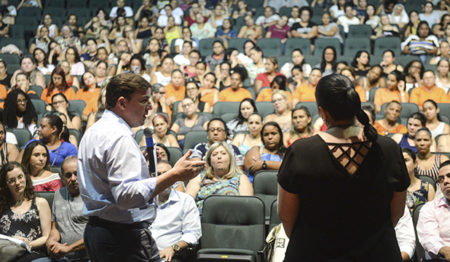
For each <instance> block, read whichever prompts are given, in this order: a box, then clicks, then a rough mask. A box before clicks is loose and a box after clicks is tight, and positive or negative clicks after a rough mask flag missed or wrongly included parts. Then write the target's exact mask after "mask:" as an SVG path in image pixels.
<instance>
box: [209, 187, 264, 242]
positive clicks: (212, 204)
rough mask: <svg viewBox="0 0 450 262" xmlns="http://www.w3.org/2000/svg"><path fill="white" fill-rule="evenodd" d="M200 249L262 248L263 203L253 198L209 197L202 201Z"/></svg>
mask: <svg viewBox="0 0 450 262" xmlns="http://www.w3.org/2000/svg"><path fill="white" fill-rule="evenodd" d="M201 221H202V241H201V248H238V249H247V250H252V251H260V250H262V249H263V247H264V237H265V228H264V203H263V202H262V201H261V199H259V198H257V197H254V196H215V195H213V196H210V197H207V198H206V199H205V201H204V202H203V214H202V217H201Z"/></svg>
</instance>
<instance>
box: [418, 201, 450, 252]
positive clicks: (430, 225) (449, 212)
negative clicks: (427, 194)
mask: <svg viewBox="0 0 450 262" xmlns="http://www.w3.org/2000/svg"><path fill="white" fill-rule="evenodd" d="M417 235H418V237H419V241H420V243H421V244H422V246H423V248H424V250H425V251H426V252H428V254H426V255H428V256H429V257H427V258H428V259H430V258H438V254H439V250H440V249H441V248H442V247H443V246H450V205H449V204H448V200H447V199H445V197H441V198H435V199H434V200H433V201H430V202H428V203H426V204H425V205H424V206H423V207H422V209H421V210H420V215H419V221H418V223H417Z"/></svg>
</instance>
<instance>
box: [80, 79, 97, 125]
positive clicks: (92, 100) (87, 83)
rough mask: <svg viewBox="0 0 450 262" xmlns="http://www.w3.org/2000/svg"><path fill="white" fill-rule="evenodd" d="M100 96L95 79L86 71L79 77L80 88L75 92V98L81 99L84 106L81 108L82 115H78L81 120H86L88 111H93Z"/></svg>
mask: <svg viewBox="0 0 450 262" xmlns="http://www.w3.org/2000/svg"><path fill="white" fill-rule="evenodd" d="M99 96H100V88H98V85H97V80H96V79H95V76H94V74H93V73H91V72H90V71H87V72H85V73H84V74H83V76H82V77H81V89H80V90H78V92H77V94H76V99H78V100H83V101H84V102H85V103H86V107H85V108H84V110H83V115H82V116H80V117H81V118H82V119H83V121H86V120H87V118H88V116H89V114H90V113H95V108H96V106H95V104H96V103H97V100H98V97H99Z"/></svg>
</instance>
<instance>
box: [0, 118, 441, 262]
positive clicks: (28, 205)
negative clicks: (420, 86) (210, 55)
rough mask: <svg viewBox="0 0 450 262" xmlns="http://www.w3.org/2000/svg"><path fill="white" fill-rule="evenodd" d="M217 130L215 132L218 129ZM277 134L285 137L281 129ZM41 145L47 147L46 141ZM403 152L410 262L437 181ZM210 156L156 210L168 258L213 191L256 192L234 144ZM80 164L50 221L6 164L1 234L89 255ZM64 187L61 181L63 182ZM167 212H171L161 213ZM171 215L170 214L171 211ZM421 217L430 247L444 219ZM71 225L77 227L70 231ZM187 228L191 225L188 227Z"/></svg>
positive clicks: (405, 250)
mask: <svg viewBox="0 0 450 262" xmlns="http://www.w3.org/2000/svg"><path fill="white" fill-rule="evenodd" d="M219 122H220V121H219ZM271 125H272V126H271ZM270 126H271V127H276V124H268V125H267V127H270ZM267 127H266V128H267ZM268 130H269V132H271V133H277V131H275V132H274V131H273V130H271V129H270V128H268ZM274 130H276V128H275V129H274ZM278 132H279V131H278ZM213 133H217V129H216V130H214V132H213ZM421 133H424V134H429V131H427V130H426V129H423V130H419V131H418V132H417V134H416V135H417V136H421ZM276 135H278V136H282V134H281V133H278V134H276ZM269 137H270V136H269ZM269 141H270V139H269ZM41 147H42V149H44V150H45V147H44V146H43V145H41ZM403 152H404V158H405V163H406V166H407V170H408V173H409V175H410V178H411V181H412V182H411V186H410V187H409V188H408V201H407V207H408V208H409V209H406V211H405V214H404V216H403V218H402V220H401V221H402V222H401V223H399V224H398V226H397V228H396V230H397V231H396V232H397V237H398V239H399V245H400V248H401V251H402V255H403V257H404V259H405V261H408V259H410V258H412V256H413V252H414V243H415V235H414V227H413V226H412V220H411V216H410V215H411V214H410V212H409V211H410V210H411V211H412V212H414V209H415V208H416V207H417V206H419V205H420V204H422V203H424V202H427V201H431V200H433V198H434V194H435V190H434V188H433V184H434V182H431V183H429V182H425V181H427V180H424V181H422V180H419V179H418V178H417V177H416V174H417V172H419V171H418V170H417V169H416V167H417V162H416V155H415V154H414V152H413V151H412V150H410V149H404V150H403ZM206 161H207V163H208V165H207V169H206V171H205V172H203V173H201V174H200V175H199V176H198V177H196V178H194V179H193V180H191V181H190V182H189V183H188V185H187V187H186V189H184V186H183V184H182V183H180V184H177V185H176V190H180V191H184V190H186V193H187V194H188V195H184V194H183V193H177V192H175V191H173V189H170V188H169V189H168V190H166V191H164V192H162V193H161V194H160V195H159V198H158V202H159V204H160V206H159V208H160V209H162V210H158V215H157V217H156V219H155V221H154V223H153V224H152V226H151V228H150V229H151V230H152V233H153V235H154V237H155V239H156V241H157V243H158V248H159V249H160V255H161V257H166V258H167V257H171V256H173V255H174V253H178V252H175V249H177V248H176V247H173V244H174V243H175V244H176V245H177V246H179V247H181V248H182V249H183V248H187V247H188V246H189V244H195V243H196V242H197V241H198V239H199V238H200V236H201V233H200V232H201V231H200V230H201V229H200V219H199V214H201V212H202V203H203V201H204V200H205V198H206V197H208V196H210V195H215V194H218V195H220V194H223V195H252V194H253V189H252V186H251V184H250V182H249V180H248V178H247V176H246V175H245V174H243V173H242V171H241V170H240V169H239V167H238V166H237V162H236V163H235V156H234V152H233V149H232V148H231V147H230V146H229V145H228V144H227V143H225V142H215V143H213V144H212V145H211V147H210V148H209V149H208V151H207V152H206ZM447 162H448V161H447ZM272 164H273V163H271V162H270V161H268V162H267V166H272ZM46 165H47V166H46V167H45V168H46V169H48V165H49V162H48V159H47V163H46ZM263 165H264V163H263ZM76 167H77V162H76V157H69V158H67V160H65V161H64V163H63V169H62V175H63V180H64V181H65V183H66V185H67V187H65V188H62V189H60V190H59V191H58V192H57V193H56V196H55V200H54V201H53V208H52V211H53V216H52V219H51V220H50V208H49V206H48V204H47V202H45V201H43V200H42V199H40V198H36V199H34V197H33V189H32V188H31V185H34V183H33V182H32V181H33V180H32V179H33V178H32V176H30V175H29V173H28V171H27V169H26V168H25V167H24V166H22V165H20V164H18V163H15V162H12V163H9V164H6V165H5V167H4V168H3V169H2V170H3V171H2V172H1V176H0V179H2V180H4V181H3V183H1V184H2V185H3V186H4V188H3V190H2V191H3V192H11V198H12V199H8V198H6V200H7V201H5V203H4V205H3V206H2V210H1V211H2V213H1V222H2V223H1V225H2V227H1V228H0V229H1V230H2V233H3V234H5V235H8V236H13V237H15V238H17V239H20V240H23V241H24V242H25V243H26V244H27V245H28V246H29V247H30V248H32V249H33V250H35V251H37V252H38V254H32V256H46V255H47V254H46V253H45V252H46V251H45V247H47V252H48V255H51V256H52V257H62V256H68V257H69V258H71V257H72V258H73V256H74V257H75V258H80V256H81V258H86V254H85V253H83V252H75V253H74V251H80V250H81V249H82V248H83V245H84V242H83V240H82V232H83V224H85V223H86V219H83V218H82V216H81V207H82V202H81V201H80V200H81V199H80V197H79V192H78V186H77V183H78V181H77V178H76ZM170 168H171V166H170V164H168V162H166V161H164V160H163V159H162V158H161V159H160V160H159V163H158V171H159V172H162V173H164V172H165V171H167V170H169V169H170ZM441 177H442V176H441V175H440V174H439V176H438V181H440V180H441ZM428 181H429V180H428ZM60 187H61V183H60V184H59V188H60ZM443 188H444V187H443ZM39 189H40V187H37V186H36V185H34V190H39ZM443 191H444V190H443ZM444 192H445V191H444ZM438 193H439V192H438ZM189 195H190V196H192V197H193V198H194V199H195V201H196V203H197V205H195V202H194V201H193V199H192V198H190V197H189ZM440 198H442V196H439V198H438V199H437V200H439V199H440ZM174 199H175V200H174ZM168 200H169V201H168ZM176 200H178V201H176ZM437 200H436V201H434V202H436V203H438V202H439V201H437ZM167 201H168V202H167ZM171 202H173V203H171ZM434 202H431V203H430V204H429V205H428V206H430V205H432V204H433V205H434V204H435V203H434ZM66 205H67V206H66ZM180 205H181V206H180ZM64 206H65V207H66V208H64ZM69 206H70V208H69ZM197 208H198V210H197ZM428 208H432V207H428ZM36 210H38V212H36ZM175 210H178V212H175ZM428 212H429V211H428ZM37 213H38V214H37ZM174 213H175V214H174ZM163 214H165V215H167V216H163ZM168 214H171V215H170V216H168ZM13 216H19V219H15V220H14V221H13V219H12V217H13ZM25 216H27V217H28V216H30V217H31V220H32V222H30V221H23V220H25ZM428 216H429V214H428ZM168 217H170V219H168ZM22 218H23V219H22ZM67 218H70V219H67ZM422 220H424V222H423V224H421V220H420V219H419V224H418V230H422V235H419V239H420V240H421V243H424V246H425V247H432V245H431V244H430V241H432V238H431V237H430V236H429V234H430V233H432V231H430V228H428V227H427V226H429V225H430V224H431V223H435V224H437V223H440V222H441V220H437V219H434V220H433V219H432V218H430V217H426V218H422ZM50 221H52V223H50ZM67 221H73V222H74V221H77V223H75V222H74V223H68V224H67ZM50 225H51V226H50ZM426 225H427V226H426ZM168 226H170V227H168ZM72 228H74V229H73V230H72ZM168 228H170V230H168ZM187 228H188V230H186V229H187ZM433 229H434V228H433ZM67 230H70V231H71V233H68V232H65V231H67ZM36 231H38V233H36ZM167 231H170V236H168V233H169V232H167ZM69 236H70V237H71V238H70V237H69ZM422 241H423V242H422ZM44 245H45V246H44ZM434 247H435V246H433V248H434ZM428 251H429V252H430V253H431V255H433V254H435V255H436V254H438V253H437V252H435V249H432V250H431V249H430V250H428ZM178 255H182V253H178Z"/></svg>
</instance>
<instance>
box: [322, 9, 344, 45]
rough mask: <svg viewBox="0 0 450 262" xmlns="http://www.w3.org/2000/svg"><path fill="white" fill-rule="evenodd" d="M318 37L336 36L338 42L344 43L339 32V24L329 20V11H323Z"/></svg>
mask: <svg viewBox="0 0 450 262" xmlns="http://www.w3.org/2000/svg"><path fill="white" fill-rule="evenodd" d="M317 32H318V36H317V37H319V38H336V39H338V40H339V42H341V44H342V43H344V40H343V39H342V36H341V34H340V33H339V26H338V25H337V24H336V23H335V22H332V21H331V16H330V14H329V13H323V15H322V24H321V25H319V27H318V30H317Z"/></svg>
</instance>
